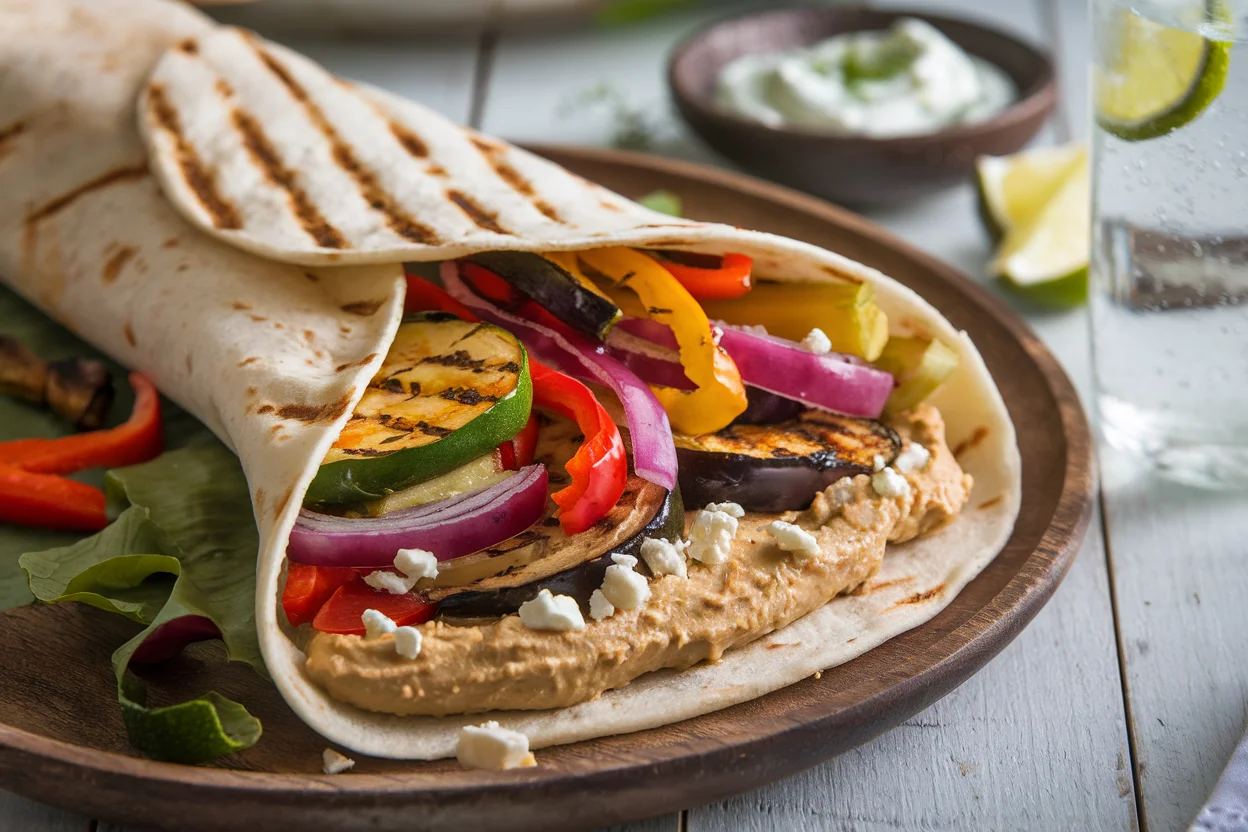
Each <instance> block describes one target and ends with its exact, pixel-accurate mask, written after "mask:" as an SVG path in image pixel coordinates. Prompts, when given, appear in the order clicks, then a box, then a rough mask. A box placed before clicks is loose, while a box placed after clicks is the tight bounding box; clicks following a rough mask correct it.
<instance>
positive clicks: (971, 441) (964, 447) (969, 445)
mask: <svg viewBox="0 0 1248 832" xmlns="http://www.w3.org/2000/svg"><path fill="white" fill-rule="evenodd" d="M987 438H988V428H987V427H985V426H984V425H980V426H979V427H977V428H975V430H973V431H971V435H970V436H968V437H967V438H966V439H963V440H962V441H961V442H959V443H958V444H957V445H955V446H954V447H953V457H954V459H960V458H961V457H962V455H963V454H965V453H966V452H967V451H973V450H975V449H976V448H978V447H979V446H980V444H981V443H983V441H984V440H985V439H987Z"/></svg>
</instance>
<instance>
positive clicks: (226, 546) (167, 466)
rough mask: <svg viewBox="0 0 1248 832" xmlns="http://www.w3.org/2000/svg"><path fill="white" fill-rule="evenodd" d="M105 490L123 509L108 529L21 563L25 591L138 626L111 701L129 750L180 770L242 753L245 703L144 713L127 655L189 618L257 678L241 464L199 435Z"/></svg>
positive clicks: (249, 729)
mask: <svg viewBox="0 0 1248 832" xmlns="http://www.w3.org/2000/svg"><path fill="white" fill-rule="evenodd" d="M107 489H108V492H109V497H110V502H111V504H112V505H113V507H114V508H115V509H120V514H119V515H118V517H117V519H116V520H115V521H114V522H113V523H112V524H110V525H109V526H108V528H106V529H104V530H103V531H101V532H99V533H98V534H95V535H92V536H91V537H88V538H86V539H85V540H81V541H79V542H77V543H75V544H72V545H70V546H64V547H60V548H56V549H50V550H47V551H43V552H33V553H27V554H24V555H22V556H21V558H20V559H19V563H20V564H21V566H22V568H23V569H24V570H25V571H26V573H27V575H28V576H29V579H30V589H31V591H32V592H33V593H34V595H35V597H36V598H38V599H39V600H40V601H43V602H45V603H58V602H62V601H79V602H81V603H86V604H90V605H92V606H95V607H99V608H100V609H103V610H107V611H109V612H114V613H118V614H120V615H125V616H126V617H128V618H130V619H132V620H134V621H137V622H139V623H140V624H145V625H147V626H146V629H144V630H143V631H142V632H141V633H139V634H138V635H136V636H135V637H134V638H132V639H131V640H130V641H128V642H126V643H125V644H124V645H122V646H121V647H120V648H118V649H117V651H116V652H115V653H114V654H113V669H114V671H115V672H116V675H117V684H118V700H119V701H120V703H121V707H122V713H123V716H124V718H125V724H126V729H127V731H128V733H129V735H130V741H131V743H133V744H134V746H135V747H136V748H139V749H140V750H142V751H144V752H146V753H147V754H149V755H151V756H152V757H155V758H157V759H162V760H171V761H174V762H184V763H198V762H204V761H206V760H210V759H213V758H214V757H218V756H220V755H222V754H228V753H230V752H233V751H238V750H240V749H243V748H249V747H250V746H252V745H254V744H255V742H256V741H257V740H258V739H259V737H260V732H261V726H260V722H259V721H258V720H257V719H255V718H254V717H253V716H251V714H250V713H248V712H247V710H246V708H244V707H243V706H242V705H240V704H238V703H236V702H232V701H231V700H229V699H226V698H225V697H223V696H221V695H220V694H217V693H208V694H205V695H204V696H201V697H198V698H196V699H193V700H191V701H189V702H182V703H179V704H176V705H169V706H166V707H161V708H149V707H148V706H147V693H146V690H145V686H144V685H143V682H142V680H141V679H139V678H138V677H137V676H135V675H134V674H133V673H131V672H130V664H131V659H132V658H133V657H134V655H135V652H136V651H138V650H139V648H140V647H141V646H142V645H143V644H144V642H146V641H147V639H148V638H149V637H150V636H152V634H153V633H155V632H156V631H157V630H158V629H159V628H161V627H162V626H163V625H168V624H171V622H178V621H179V619H187V618H188V617H192V618H203V619H207V620H209V621H211V622H212V624H213V625H215V627H216V629H217V630H218V631H219V632H220V635H221V638H222V640H223V641H224V642H225V646H226V650H227V653H228V655H229V658H230V659H231V660H235V661H244V662H247V663H248V664H250V665H251V666H252V667H253V668H255V669H256V670H257V671H258V672H260V673H261V674H265V673H266V671H265V668H264V662H263V660H262V659H261V656H260V645H259V642H258V641H257V638H256V627H255V613H254V605H255V595H256V581H255V553H256V551H257V549H258V547H259V539H258V536H257V533H256V527H255V523H254V521H253V519H252V513H251V502H250V499H249V497H248V492H247V483H246V480H245V479H244V478H243V472H242V468H241V467H240V465H239V463H238V460H237V459H236V458H235V457H234V455H233V454H231V453H230V452H229V451H228V450H226V448H225V447H224V446H223V445H221V444H220V443H218V442H216V440H207V439H202V440H197V441H194V442H192V443H191V444H189V445H188V446H187V447H185V448H182V449H180V450H176V451H170V452H167V453H165V454H163V455H162V456H160V457H159V458H158V459H155V460H153V461H152V462H148V463H145V464H143V465H135V466H132V467H130V468H121V469H117V470H114V471H110V472H109V474H108V477H107ZM181 623H182V624H185V623H186V622H185V621H182V622H181ZM175 626H177V625H175Z"/></svg>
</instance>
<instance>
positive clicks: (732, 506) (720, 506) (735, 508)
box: [706, 503, 745, 520]
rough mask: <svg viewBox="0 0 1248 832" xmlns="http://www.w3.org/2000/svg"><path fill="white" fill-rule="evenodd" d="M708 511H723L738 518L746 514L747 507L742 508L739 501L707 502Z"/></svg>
mask: <svg viewBox="0 0 1248 832" xmlns="http://www.w3.org/2000/svg"><path fill="white" fill-rule="evenodd" d="M706 510H707V511H722V512H723V513H724V514H730V515H732V516H733V517H736V518H737V519H738V520H739V519H741V518H742V517H744V516H745V509H743V508H741V506H740V505H738V504H737V503H707V504H706Z"/></svg>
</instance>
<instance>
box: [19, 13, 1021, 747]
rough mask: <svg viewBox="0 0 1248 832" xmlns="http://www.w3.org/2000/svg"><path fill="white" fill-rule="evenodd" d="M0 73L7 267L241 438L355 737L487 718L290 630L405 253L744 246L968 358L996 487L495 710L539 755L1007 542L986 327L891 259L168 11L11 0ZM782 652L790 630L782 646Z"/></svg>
mask: <svg viewBox="0 0 1248 832" xmlns="http://www.w3.org/2000/svg"><path fill="white" fill-rule="evenodd" d="M31 32H38V33H39V36H38V37H31V36H30V35H29V33H31ZM162 55H163V56H162ZM0 79H3V80H2V81H0V278H3V279H4V280H5V282H6V283H8V284H9V285H11V286H12V287H13V288H14V289H16V290H17V291H18V292H20V293H21V294H23V295H25V296H26V297H27V298H29V299H30V300H31V301H33V302H34V303H36V304H37V305H39V306H40V307H41V308H42V309H44V310H45V311H46V312H47V313H48V314H49V315H51V316H52V317H54V318H55V319H57V320H58V321H60V322H61V323H63V324H65V325H66V326H68V327H69V328H70V329H72V330H73V331H75V332H76V333H77V334H79V335H80V336H82V337H83V338H85V339H87V340H89V341H91V342H92V343H94V344H96V345H97V346H99V347H100V348H101V349H103V350H104V351H106V352H108V353H109V354H110V355H112V356H114V357H115V358H116V359H118V360H119V361H121V362H123V363H126V364H128V365H130V366H133V367H137V368H139V369H142V370H144V371H145V372H147V373H149V374H150V375H151V376H152V377H153V378H154V380H155V381H156V383H157V384H158V385H159V386H160V388H161V389H162V390H163V391H164V392H165V393H166V394H168V395H169V396H170V397H171V398H173V399H174V400H176V401H177V402H178V403H179V404H181V405H182V406H184V407H185V408H187V409H188V410H189V411H191V412H192V413H194V414H195V415H196V416H197V417H199V418H200V419H201V420H203V421H204V422H205V423H206V424H207V425H208V426H209V427H210V428H211V429H212V430H213V431H214V432H216V433H217V434H218V435H219V436H220V437H221V438H222V439H223V440H224V441H225V442H226V443H227V444H229V445H230V446H231V447H232V448H234V449H235V450H236V452H237V453H238V454H239V456H240V458H241V460H242V463H243V467H244V470H245V471H246V473H247V478H248V484H249V487H250V489H251V492H252V498H253V503H254V505H255V508H256V518H257V523H258V525H259V529H260V538H261V550H260V552H259V559H258V592H257V599H256V604H257V606H256V620H257V623H258V627H259V635H260V642H261V646H262V648H263V651H264V656H265V661H266V662H267V664H268V667H269V669H270V671H271V673H272V675H273V678H274V680H275V681H276V683H277V685H278V687H279V689H280V690H281V692H282V694H283V696H284V697H285V698H286V700H287V702H288V703H289V704H290V706H291V707H292V708H293V709H294V710H295V711H296V712H297V713H298V714H299V715H300V716H301V717H302V718H303V719H304V720H305V721H306V722H307V723H308V724H309V725H311V726H312V727H313V728H315V729H316V730H317V731H319V732H320V733H322V734H323V735H324V736H325V737H326V738H328V739H329V740H331V741H333V742H335V743H339V744H341V745H343V746H345V747H347V748H350V749H353V750H354V751H357V752H360V753H365V754H373V755H377V756H386V757H396V758H417V759H436V758H440V757H446V756H451V755H453V754H454V748H455V742H456V737H457V733H458V729H459V727H460V726H461V725H463V724H467V723H469V722H475V721H479V718H477V719H473V718H467V717H466V718H455V717H449V718H442V719H435V718H426V717H398V716H388V715H384V714H375V713H368V712H364V711H361V710H357V709H355V708H353V707H350V706H347V705H344V704H342V703H340V702H337V701H335V700H333V699H331V698H330V697H329V696H328V695H327V694H326V693H325V692H324V691H323V690H322V689H321V688H319V687H317V686H315V685H313V684H311V683H310V682H309V680H308V679H307V678H306V677H305V675H304V673H303V660H304V656H303V653H302V652H301V651H300V649H299V646H298V644H297V643H296V641H295V640H293V639H292V637H291V635H292V634H290V633H288V632H286V631H285V630H283V627H282V625H281V624H280V623H279V622H281V621H282V617H281V615H280V612H279V609H278V604H279V595H280V588H281V587H280V585H281V578H282V574H283V566H284V553H285V548H286V541H287V538H288V536H289V534H290V529H291V527H292V525H293V523H294V520H295V517H296V515H297V513H298V511H299V508H300V504H301V501H302V496H303V494H304V492H305V490H306V488H307V486H308V483H309V482H310V480H311V478H312V476H313V475H314V474H315V472H316V469H317V466H318V464H319V463H320V460H321V459H322V458H323V457H324V455H325V452H326V451H327V449H328V448H329V446H330V445H331V444H332V442H333V441H334V439H335V438H336V436H337V434H338V433H339V431H340V430H341V428H342V426H343V425H344V423H345V421H346V419H347V418H348V416H349V414H350V413H351V411H352V409H353V408H354V406H355V403H356V402H357V401H358V399H359V396H360V395H361V394H362V392H363V389H364V386H365V385H366V384H367V382H368V380H369V379H370V378H371V377H372V375H373V374H374V372H375V370H376V368H377V366H378V365H379V363H380V361H381V359H382V357H383V356H384V355H385V353H386V350H387V348H388V346H389V344H390V342H391V340H392V339H393V337H394V332H395V330H396V328H397V326H398V322H399V319H400V316H401V313H402V298H403V281H402V279H401V269H400V267H399V265H398V263H399V262H400V261H402V260H440V259H444V258H448V257H455V256H460V255H464V254H468V253H471V252H476V251H486V250H495V249H500V250H501V249H511V250H517V249H524V250H557V249H562V250H575V249H581V248H589V247H599V246H604V245H635V246H643V247H656V248H664V249H683V250H690V251H711V252H720V253H722V252H725V251H737V252H743V253H745V254H748V255H750V256H752V257H753V258H754V259H755V271H756V273H757V274H759V275H761V276H768V277H775V278H777V279H790V280H802V281H838V280H845V281H869V282H871V283H872V284H873V286H874V288H875V292H876V298H877V301H878V302H879V303H880V305H881V307H882V308H883V309H884V311H885V312H886V313H888V315H889V319H890V321H891V322H892V327H893V334H899V335H916V334H917V335H923V336H925V337H936V338H939V339H941V340H943V341H944V342H946V343H948V344H950V345H952V346H954V347H955V348H956V349H957V350H958V352H959V354H960V358H961V363H960V365H959V367H958V370H957V372H956V373H955V375H954V376H953V377H952V378H951V379H950V380H949V381H948V382H946V383H945V385H944V386H943V387H942V388H941V389H940V390H939V391H938V392H937V393H936V394H935V395H934V396H933V397H932V398H931V400H930V401H931V402H932V403H933V404H935V405H936V406H937V407H939V408H940V410H941V412H942V413H943V415H944V417H945V420H946V422H947V425H948V438H949V443H950V445H951V446H953V447H958V446H962V447H963V449H964V450H963V453H962V454H961V455H960V457H959V461H960V463H961V464H962V466H963V467H964V469H965V470H966V471H967V472H969V473H970V474H972V475H973V476H974V478H975V490H974V493H973V494H972V498H971V502H970V507H969V508H968V510H967V511H966V512H965V513H964V514H963V516H962V517H960V518H959V519H958V520H957V522H955V523H954V524H953V525H951V526H949V527H947V528H945V529H943V530H941V531H939V532H937V533H935V534H932V535H930V536H928V537H925V538H922V539H920V540H917V541H914V542H912V543H908V544H905V545H903V546H899V547H896V548H895V549H890V551H889V554H888V556H887V557H886V558H885V564H884V567H883V568H882V570H881V572H880V573H879V575H878V576H877V578H876V579H874V581H873V582H872V585H873V586H874V587H875V589H874V591H871V592H867V593H864V594H861V595H855V596H846V597H842V598H838V599H837V600H836V601H834V602H832V603H830V604H828V605H826V606H825V607H823V608H821V609H819V610H818V611H816V612H815V613H812V614H810V615H808V616H806V617H805V618H802V619H801V620H799V621H798V622H796V623H794V624H792V625H790V626H789V627H787V628H785V629H783V630H781V631H779V632H776V633H773V634H772V635H770V636H767V637H764V638H762V639H760V640H759V641H757V642H754V643H753V644H751V645H749V646H746V647H744V648H741V649H738V650H733V651H730V652H729V653H728V654H727V655H725V656H724V658H723V659H722V660H721V661H719V662H718V663H715V664H709V665H702V666H697V667H694V668H692V669H689V670H685V671H680V672H659V673H654V674H650V675H648V676H645V677H643V678H641V679H638V680H637V681H634V682H633V683H632V684H629V685H628V686H626V687H624V688H621V689H618V690H614V691H611V692H608V693H607V694H605V695H603V696H601V697H600V698H598V699H595V700H593V701H590V702H585V703H582V704H580V705H576V706H573V707H570V708H564V709H560V710H557V711H548V712H502V713H497V714H492V716H493V717H494V718H496V719H498V721H499V722H500V723H502V724H503V725H505V726H506V727H509V728H513V729H516V730H519V731H522V732H524V733H525V734H526V735H528V737H529V739H530V743H531V745H532V746H533V747H534V748H538V747H542V746H546V745H552V744H558V743H567V742H575V741H578V740H584V739H590V738H593V737H600V736H606V735H610V734H618V733H625V732H629V731H637V730H642V729H646V728H651V727H656V726H659V725H664V724H668V723H671V722H675V721H678V720H681V719H686V718H689V717H693V716H697V715H699V714H704V713H707V712H710V711H713V710H717V709H719V708H724V707H727V706H730V705H733V704H736V703H739V702H742V701H745V700H748V699H751V698H754V697H757V696H761V695H763V694H765V693H767V692H769V691H772V690H775V689H777V688H780V687H783V686H785V685H788V684H792V683H793V682H796V681H798V680H800V679H802V678H804V677H806V676H809V675H810V674H812V673H813V672H815V671H817V670H822V669H826V668H828V667H831V666H834V665H836V664H840V663H842V662H845V661H848V660H849V659H851V658H853V657H854V656H856V655H859V654H860V653H862V652H864V651H865V650H868V649H870V648H871V647H874V646H876V645H878V644H880V643H881V642H883V641H885V640H886V639H888V638H891V637H892V636H894V635H896V634H898V633H900V632H903V631H905V630H907V629H910V628H911V627H914V626H916V625H918V624H920V623H922V622H923V621H926V620H927V619H929V618H931V617H932V616H933V615H935V614H936V613H937V612H939V611H940V610H941V609H943V608H944V607H945V606H946V605H947V604H948V603H949V601H950V600H951V599H952V598H953V597H954V596H955V595H956V594H957V592H958V591H959V590H960V589H961V588H962V587H963V586H964V585H965V584H966V583H967V582H968V581H969V580H970V579H971V578H973V577H974V576H975V575H976V574H978V572H979V571H980V570H981V569H982V568H983V567H984V566H985V565H986V564H987V563H988V562H989V561H990V560H991V559H992V558H993V557H994V556H995V555H996V553H997V552H998V551H999V550H1000V548H1001V546H1002V545H1003V543H1004V542H1005V540H1006V539H1007V538H1008V536H1009V533H1010V529H1011V528H1012V526H1013V522H1014V518H1015V516H1016V514H1017V511H1018V506H1019V499H1020V496H1021V485H1020V467H1019V456H1018V451H1017V447H1016V445H1015V436H1014V429H1013V426H1012V424H1011V423H1010V421H1009V417H1008V415H1007V413H1006V411H1005V407H1004V404H1003V402H1002V400H1001V397H1000V395H999V393H998V391H997V389H996V387H995V385H994V384H993V382H992V379H991V378H990V377H989V375H988V372H987V370H986V369H985V367H984V364H983V361H982V360H981V358H980V356H979V354H978V352H977V351H976V350H975V347H974V345H973V344H972V343H971V342H970V340H969V339H968V338H967V337H966V336H965V334H964V333H959V332H957V331H955V330H954V329H953V328H952V327H951V326H950V325H949V323H948V322H947V321H946V320H945V319H944V318H943V317H942V316H941V315H940V314H939V313H938V312H936V310H935V309H933V308H932V307H931V306H929V305H928V304H927V303H926V302H924V301H923V300H922V299H921V298H919V297H918V296H917V295H915V294H914V293H913V292H911V291H910V290H909V289H907V288H905V287H903V286H901V285H899V284H897V283H895V282H894V281H892V280H890V279H889V278H887V277H885V276H884V275H882V274H880V273H879V272H877V271H875V270H872V269H868V268H866V267H864V266H862V265H860V264H858V263H854V262H852V261H850V260H847V259H846V258H843V257H840V256H838V255H835V254H833V253H830V252H827V251H824V250H822V249H819V248H816V247H813V246H810V245H807V244H804V243H800V242H796V241H793V240H787V239H784V238H780V237H776V236H773V235H769V234H762V233H758V232H752V231H745V230H741V229H737V228H732V227H728V226H722V225H716V224H710V223H699V222H693V221H689V220H681V219H676V218H672V217H667V216H665V215H661V214H656V213H654V212H651V211H648V210H646V209H645V208H642V207H641V206H638V205H636V204H634V203H632V202H630V201H628V200H626V199H624V198H623V197H620V196H618V195H616V194H613V193H610V192H609V191H606V190H604V189H602V188H600V187H598V186H596V185H592V184H590V183H588V182H586V181H584V180H582V179H580V178H579V177H576V176H574V175H572V174H570V173H568V172H567V171H564V170H563V169H561V168H559V167H558V166H555V165H552V164H550V163H548V162H546V161H544V160H541V159H539V158H537V157H535V156H533V155H531V154H528V153H525V152H523V151H520V150H518V149H516V148H513V147H511V146H509V145H507V144H505V143H503V142H500V141H497V140H494V139H487V138H485V137H482V136H480V135H479V134H476V133H474V132H473V131H470V130H467V129H464V128H461V127H458V126H456V125H454V124H451V123H450V122H448V121H446V120H445V119H443V118H441V117H440V116H438V115H437V114H435V113H432V112H430V111H428V110H426V109H424V108H422V107H420V106H419V105H417V104H414V103H411V102H407V101H404V100H402V99H399V98H397V97H395V96H392V95H390V94H388V93H384V92H381V91H379V90H373V89H367V88H361V87H357V86H352V85H347V84H343V83H340V82H338V81H337V80H335V79H333V78H332V77H331V76H329V75H328V74H327V73H326V72H324V70H322V69H320V68H319V67H317V66H316V65H315V64H312V63H311V62H309V61H307V60H305V59H303V58H301V57H299V56H297V55H295V54H294V53H291V52H289V51H287V50H284V49H282V48H280V47H277V46H275V45H273V44H268V43H264V42H262V41H259V40H256V39H254V37H253V36H248V35H244V34H243V33H241V32H238V31H236V30H232V29H220V28H217V27H214V26H213V24H212V23H211V22H209V21H208V20H206V19H205V18H203V17H201V16H199V15H198V14H196V13H194V12H192V11H190V10H188V9H187V8H185V7H183V6H180V5H177V4H174V3H171V2H166V1H165V0H0ZM136 103H137V104H138V120H139V122H140V123H141V125H142V130H143V133H144V135H145V137H146V139H147V141H148V150H150V153H149V152H145V149H144V145H143V142H142V141H141V139H140V135H139V131H138V129H136V126H135V121H136V119H135V108H136ZM149 163H150V164H151V166H152V169H153V170H154V171H155V173H156V177H153V176H151V175H149V173H148V164H149ZM156 179H159V182H160V184H161V185H163V188H164V193H165V195H167V199H166V196H165V195H162V193H161V189H160V188H159V187H158V185H157V181H156ZM175 207H176V210H175ZM179 212H180V214H181V215H179ZM214 238H215V239H214ZM370 264H371V265H370ZM977 507H978V508H977ZM778 643H783V644H786V645H790V646H789V647H788V648H787V649H784V650H771V649H769V647H770V646H771V645H773V644H778Z"/></svg>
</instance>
